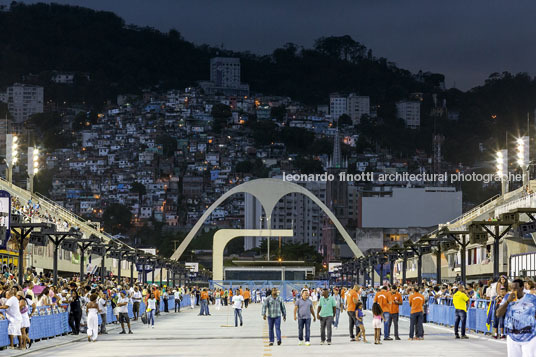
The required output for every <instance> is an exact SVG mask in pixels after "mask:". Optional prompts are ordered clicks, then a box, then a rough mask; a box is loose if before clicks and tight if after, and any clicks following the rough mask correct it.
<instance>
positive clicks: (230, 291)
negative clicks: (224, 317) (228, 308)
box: [229, 289, 233, 297]
mask: <svg viewBox="0 0 536 357" xmlns="http://www.w3.org/2000/svg"><path fill="white" fill-rule="evenodd" d="M229 296H230V297H233V291H232V290H231V289H229Z"/></svg>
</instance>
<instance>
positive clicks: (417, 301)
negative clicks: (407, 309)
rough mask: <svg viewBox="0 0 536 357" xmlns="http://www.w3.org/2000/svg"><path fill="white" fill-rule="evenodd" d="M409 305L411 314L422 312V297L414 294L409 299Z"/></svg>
mask: <svg viewBox="0 0 536 357" xmlns="http://www.w3.org/2000/svg"><path fill="white" fill-rule="evenodd" d="M409 304H410V305H411V313H412V314H414V313H416V312H422V311H423V310H422V307H423V305H424V296H422V294H420V293H414V294H413V295H411V296H410V297H409Z"/></svg>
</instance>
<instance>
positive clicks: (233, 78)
mask: <svg viewBox="0 0 536 357" xmlns="http://www.w3.org/2000/svg"><path fill="white" fill-rule="evenodd" d="M210 81H211V82H212V83H214V84H215V85H216V87H223V88H238V87H240V59H239V58H232V57H214V58H212V59H210Z"/></svg>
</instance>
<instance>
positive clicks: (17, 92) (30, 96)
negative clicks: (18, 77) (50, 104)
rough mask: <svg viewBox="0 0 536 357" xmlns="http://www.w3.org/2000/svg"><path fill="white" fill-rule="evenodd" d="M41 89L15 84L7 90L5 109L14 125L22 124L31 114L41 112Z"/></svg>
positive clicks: (42, 93)
mask: <svg viewBox="0 0 536 357" xmlns="http://www.w3.org/2000/svg"><path fill="white" fill-rule="evenodd" d="M43 95H44V91H43V87H39V86H34V85H27V84H20V83H15V84H14V85H12V86H11V87H8V88H7V91H6V96H5V99H6V101H7V108H8V110H9V112H10V113H11V115H12V116H13V119H14V122H15V123H22V122H24V121H25V120H27V119H28V118H29V117H30V116H31V115H32V114H36V113H42V112H43Z"/></svg>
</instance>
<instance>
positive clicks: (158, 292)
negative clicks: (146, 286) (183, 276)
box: [154, 289, 160, 301]
mask: <svg viewBox="0 0 536 357" xmlns="http://www.w3.org/2000/svg"><path fill="white" fill-rule="evenodd" d="M154 297H155V299H156V301H160V289H155V290H154Z"/></svg>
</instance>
